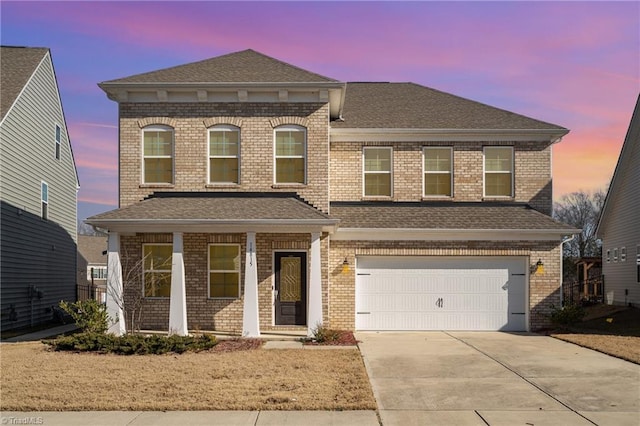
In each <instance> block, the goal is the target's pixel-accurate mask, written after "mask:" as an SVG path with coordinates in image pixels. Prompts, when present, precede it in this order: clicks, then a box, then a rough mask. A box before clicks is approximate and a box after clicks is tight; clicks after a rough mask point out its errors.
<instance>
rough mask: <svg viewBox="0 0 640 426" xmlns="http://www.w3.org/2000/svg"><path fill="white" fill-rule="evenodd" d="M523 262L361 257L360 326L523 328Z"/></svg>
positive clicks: (479, 328)
mask: <svg viewBox="0 0 640 426" xmlns="http://www.w3.org/2000/svg"><path fill="white" fill-rule="evenodd" d="M525 265H526V262H525V259H524V258H513V257H511V258H508V257H502V258H497V257H473V258H462V257H457V258H445V257H442V258H436V257H412V256H404V257H393V256H389V257H374V256H370V257H358V259H357V268H356V269H357V279H356V311H357V313H356V329H359V330H525V329H526V321H525V320H526V318H525V315H523V314H524V312H525V309H526V289H525V280H526V277H525V275H524V273H523V270H524V268H525ZM518 315H519V316H518Z"/></svg>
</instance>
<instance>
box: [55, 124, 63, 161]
mask: <svg viewBox="0 0 640 426" xmlns="http://www.w3.org/2000/svg"><path fill="white" fill-rule="evenodd" d="M61 145H62V129H61V128H60V126H58V125H57V124H56V160H59V159H60V146H61Z"/></svg>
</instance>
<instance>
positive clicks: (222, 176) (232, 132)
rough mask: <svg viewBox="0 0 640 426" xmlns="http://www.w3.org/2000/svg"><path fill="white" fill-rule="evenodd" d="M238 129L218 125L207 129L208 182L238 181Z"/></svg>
mask: <svg viewBox="0 0 640 426" xmlns="http://www.w3.org/2000/svg"><path fill="white" fill-rule="evenodd" d="M239 166H240V129H239V128H237V127H235V126H227V125H218V126H214V127H211V128H210V129H209V183H239V182H240V167H239Z"/></svg>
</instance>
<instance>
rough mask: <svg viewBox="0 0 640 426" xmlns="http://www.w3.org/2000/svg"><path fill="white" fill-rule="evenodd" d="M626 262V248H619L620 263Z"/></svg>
mask: <svg viewBox="0 0 640 426" xmlns="http://www.w3.org/2000/svg"><path fill="white" fill-rule="evenodd" d="M626 260H627V248H626V247H620V262H624V261H626Z"/></svg>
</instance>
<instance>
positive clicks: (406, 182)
mask: <svg viewBox="0 0 640 426" xmlns="http://www.w3.org/2000/svg"><path fill="white" fill-rule="evenodd" d="M364 146H385V147H392V148H393V197H392V200H393V201H420V200H422V198H423V197H422V179H423V178H422V174H423V168H422V161H423V160H422V148H423V147H426V146H447V147H453V198H452V201H482V200H483V182H484V177H483V147H484V146H513V147H514V156H515V167H514V168H515V196H514V198H513V200H514V201H518V202H526V203H529V204H530V205H531V206H532V207H533V208H535V209H537V210H539V211H541V212H542V213H545V214H547V215H550V214H551V208H552V190H551V146H549V143H546V142H515V143H506V142H424V143H423V142H395V143H387V142H366V143H363V142H332V143H331V152H330V154H331V158H330V172H329V175H330V177H331V180H330V182H331V188H330V194H331V201H358V200H362V199H364V198H363V193H362V148H363V147H364Z"/></svg>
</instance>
